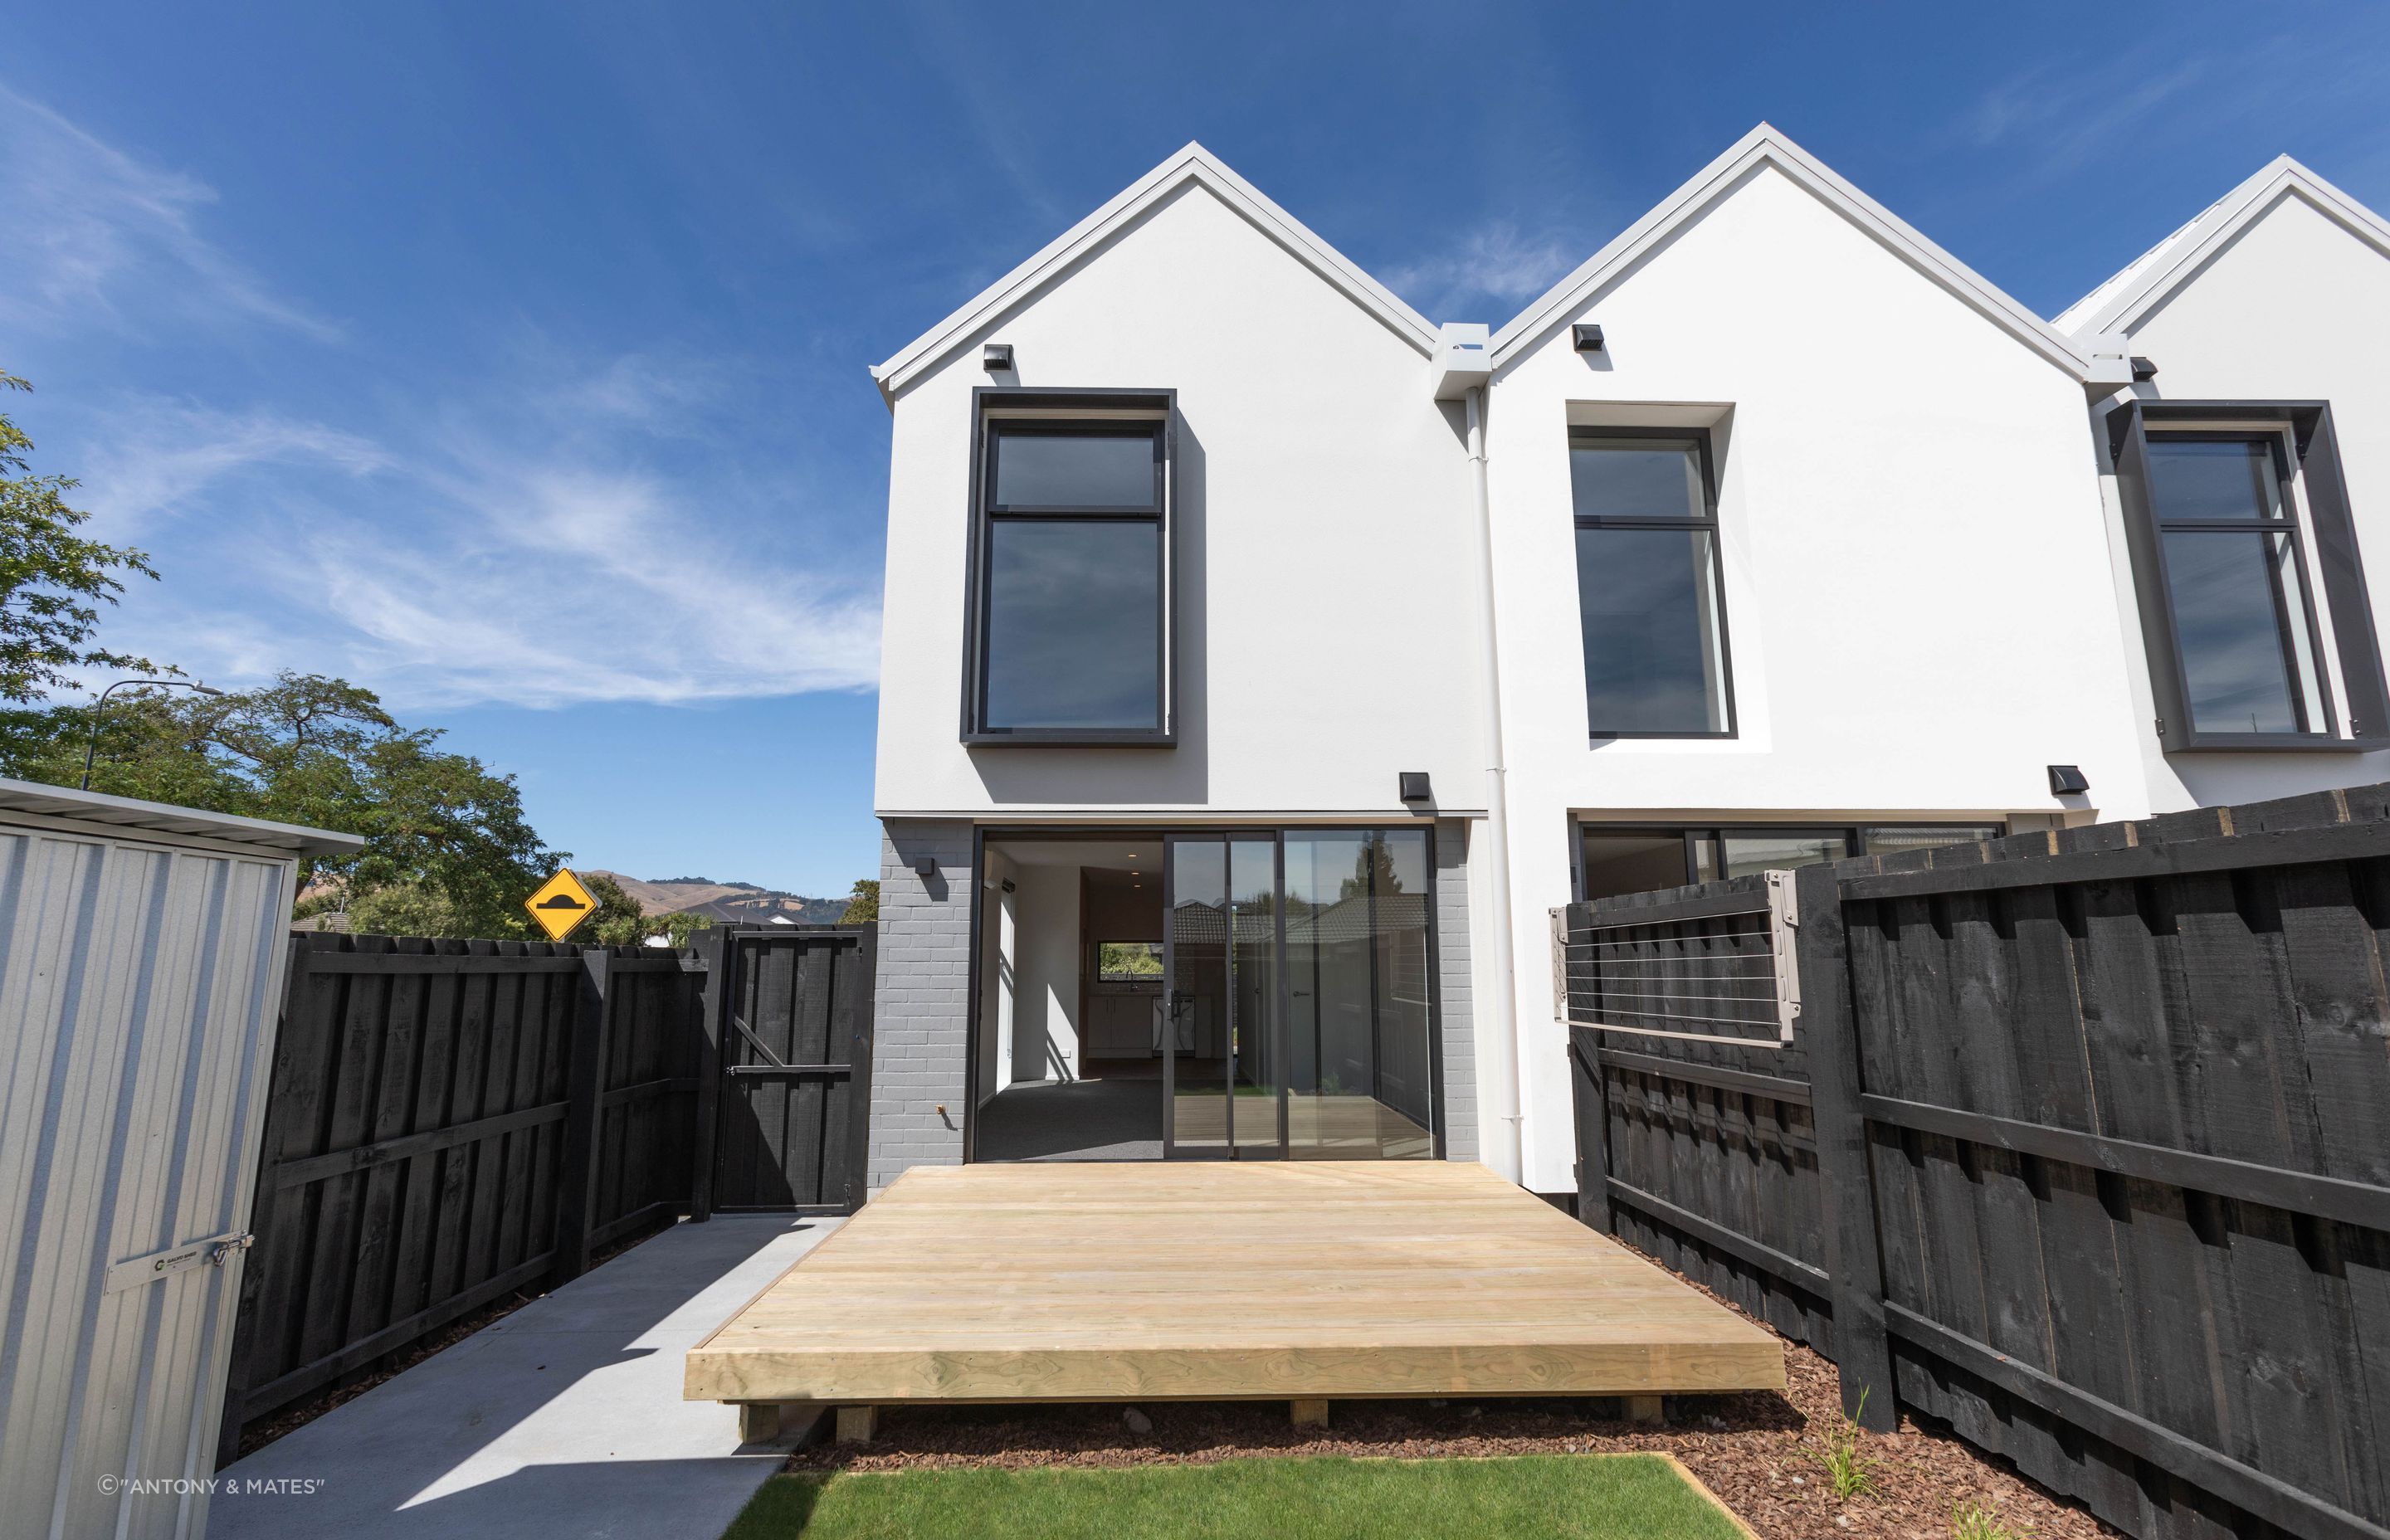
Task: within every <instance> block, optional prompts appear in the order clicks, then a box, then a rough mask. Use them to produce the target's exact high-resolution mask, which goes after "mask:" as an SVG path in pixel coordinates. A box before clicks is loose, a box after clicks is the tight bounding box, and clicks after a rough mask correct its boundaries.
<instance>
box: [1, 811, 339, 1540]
mask: <svg viewBox="0 0 2390 1540" xmlns="http://www.w3.org/2000/svg"><path fill="white" fill-rule="evenodd" d="M176 843H177V841H172V840H161V839H158V838H157V837H145V838H141V839H137V840H126V839H122V838H115V837H110V836H107V835H102V834H84V833H80V832H76V831H73V830H71V829H69V828H24V827H10V826H9V825H7V824H6V823H0V1033H5V1036H0V1299H5V1301H6V1316H5V1323H0V1329H5V1335H0V1536H5V1537H6V1540H18V1537H19V1536H24V1537H28V1540H30V1537H32V1536H84V1535H101V1534H107V1535H122V1536H152V1535H155V1536H191V1535H196V1534H198V1533H199V1529H200V1527H201V1525H202V1523H203V1521H204V1515H205V1511H206V1492H205V1486H206V1484H207V1482H208V1479H209V1477H210V1476H211V1475H212V1470H213V1467H214V1452H215V1438H216V1426H215V1424H216V1415H217V1413H216V1408H217V1405H218V1400H219V1397H220V1396H221V1395H222V1392H223V1378H224V1371H225V1354H226V1351H227V1349H228V1347H229V1343H230V1335H231V1330H232V1323H233V1310H234V1307H235V1304H236V1302H237V1300H238V1294H239V1282H240V1278H239V1268H240V1260H239V1257H238V1253H236V1254H235V1256H234V1259H233V1260H232V1261H230V1262H229V1263H227V1264H225V1265H223V1266H212V1265H207V1264H200V1265H199V1266H195V1267H190V1268H187V1269H185V1270H182V1271H179V1272H174V1273H171V1274H168V1275H167V1276H165V1277H162V1278H161V1279H160V1280H158V1281H155V1282H148V1283H142V1284H137V1285H135V1286H134V1287H130V1288H125V1289H122V1290H119V1291H118V1292H115V1293H108V1292H106V1291H105V1285H106V1279H107V1274H108V1270H109V1265H110V1264H113V1263H117V1262H122V1261H124V1260H126V1259H129V1258H136V1257H142V1256H146V1255H148V1254H149V1253H152V1252H157V1251H165V1250H168V1249H169V1248H172V1247H175V1246H178V1245H182V1244H185V1243H187V1242H191V1241H197V1240H201V1239H205V1238H210V1237H213V1236H219V1235H224V1234H226V1233H230V1232H235V1231H238V1230H240V1229H243V1228H245V1227H246V1226H247V1223H248V1219H249V1213H248V1211H249V1204H250V1199H251V1190H250V1188H251V1183H252V1182H253V1180H254V1175H255V1170H256V1148H255V1145H256V1138H257V1123H258V1121H259V1115H260V1113H261V1112H262V1111H263V1104H264V1097H265V1089H266V1084H265V1081H266V1076H267V1074H268V1072H269V1071H270V1068H271V1058H272V1056H271V1052H270V1049H271V1044H272V1034H273V1030H274V1022H275V1013H276V1006H277V1004H278V1001H277V998H276V995H277V993H278V985H279V982H280V973H281V968H282V963H283V952H282V948H283V946H284V945H285V944H286V943H285V918H286V917H287V916H288V915H289V902H290V893H289V886H290V881H291V875H292V867H291V864H290V862H289V859H288V858H285V857H278V856H273V855H263V854H244V853H238V852H236V851H234V850H231V849H228V848H224V847H217V848H213V849H210V848H194V849H180V848H173V847H174V845H175V844H176ZM109 1480H112V1481H114V1482H117V1483H118V1486H117V1489H116V1490H113V1491H110V1490H106V1489H105V1488H106V1486H107V1483H108V1481H109ZM185 1483H187V1484H185Z"/></svg>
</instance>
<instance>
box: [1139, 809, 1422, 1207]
mask: <svg viewBox="0 0 2390 1540" xmlns="http://www.w3.org/2000/svg"><path fill="white" fill-rule="evenodd" d="M1431 902H1432V889H1431V886H1430V860H1429V852H1428V834H1427V831H1426V830H1424V829H1419V828H1396V829H1287V830H1284V831H1281V832H1278V833H1271V834H1241V833H1239V834H1188V835H1174V836H1172V837H1171V839H1170V841H1169V843H1168V848H1167V855H1166V858H1165V862H1164V915H1165V918H1164V922H1163V923H1164V930H1165V932H1166V939H1165V944H1164V969H1165V972H1166V979H1165V983H1164V988H1165V991H1166V997H1167V1000H1168V1020H1169V1026H1168V1030H1167V1031H1165V1033H1163V1082H1164V1085H1165V1087H1166V1091H1165V1096H1166V1098H1167V1104H1168V1108H1169V1120H1170V1122H1169V1132H1168V1138H1167V1141H1166V1144H1165V1149H1166V1150H1167V1151H1168V1153H1170V1154H1172V1155H1176V1156H1188V1157H1197V1158H1202V1157H1209V1158H1214V1159H1218V1158H1224V1157H1236V1158H1240V1159H1245V1160H1255V1159H1277V1158H1280V1157H1291V1158H1294V1159H1311V1160H1351V1159H1361V1160H1378V1159H1386V1158H1390V1157H1391V1158H1402V1157H1425V1156H1431V1155H1433V1153H1434V1152H1435V1149H1434V1145H1435V1139H1434V1126H1435V1084H1434V1081H1435V1054H1434V1042H1433V1033H1434V1011H1433V995H1432V993H1431V992H1432V990H1433V969H1432V968H1431V963H1430V959H1431V956H1432V936H1431V930H1430V905H1431Z"/></svg>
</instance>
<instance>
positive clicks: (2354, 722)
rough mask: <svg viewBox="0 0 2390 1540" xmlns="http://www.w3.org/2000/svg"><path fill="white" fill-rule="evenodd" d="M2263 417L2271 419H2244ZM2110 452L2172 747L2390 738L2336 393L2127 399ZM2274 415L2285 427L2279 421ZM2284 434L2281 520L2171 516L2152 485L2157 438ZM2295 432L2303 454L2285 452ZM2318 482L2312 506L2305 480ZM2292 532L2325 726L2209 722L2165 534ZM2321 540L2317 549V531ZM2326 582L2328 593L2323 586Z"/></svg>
mask: <svg viewBox="0 0 2390 1540" xmlns="http://www.w3.org/2000/svg"><path fill="white" fill-rule="evenodd" d="M2247 424H2256V425H2259V426H2255V427H2249V426H2241V425H2247ZM2107 426H2108V455H2109V460H2110V462H2111V464H2112V465H2113V466H2114V468H2115V472H2116V489H2117V494H2118V496H2119V499H2120V501H2121V502H2122V503H2123V506H2124V514H2125V541H2126V547H2127V553H2128V554H2129V556H2130V558H2131V561H2132V571H2133V588H2134V597H2135V601H2136V603H2137V605H2138V607H2139V611H2140V622H2141V642H2142V646H2143V648H2145V650H2146V651H2147V654H2148V658H2149V667H2150V684H2151V687H2152V693H2153V694H2154V696H2155V698H2156V702H2157V716H2158V720H2157V723H2156V727H2157V734H2158V739H2159V742H2160V744H2161V746H2162V747H2163V748H2164V749H2165V751H2167V752H2168V753H2200V752H2233V753H2248V752H2260V753H2278V752H2285V751H2290V752H2297V751H2306V752H2308V753H2330V752H2341V753H2346V752H2354V751H2365V750H2371V749H2374V748H2378V747H2381V746H2382V745H2383V744H2384V740H2385V739H2390V686H2385V679H2384V667H2383V661H2382V655H2381V644H2380V641H2379V639H2378V637H2377V636H2376V634H2375V632H2374V627H2373V605H2372V601H2371V597H2369V596H2368V594H2367V591H2366V585H2365V567H2364V563H2363V561H2362V560H2361V559H2360V558H2359V557H2358V545H2357V528H2356V520H2355V519H2354V517H2353V515H2352V514H2351V511H2350V508H2349V504H2348V489H2347V481H2346V480H2345V477H2344V476H2343V474H2342V471H2341V467H2340V450H2339V441H2338V438H2337V435H2336V434H2335V433H2334V431H2333V429H2332V405H2331V404H2330V403H2329V402H2322V401H2155V400H2151V401H2139V400H2137V401H2127V402H2123V403H2120V404H2117V405H2116V406H2115V407H2114V408H2113V409H2112V410H2110V412H2109V413H2108V417H2107ZM2268 427H2272V428H2273V429H2274V431H2272V432H2268ZM2152 433H2154V434H2156V435H2157V436H2158V438H2159V439H2160V441H2161V442H2164V441H2165V440H2167V439H2178V440H2179V439H2204V440H2208V441H2211V442H2215V441H2239V442H2243V443H2246V442H2250V441H2252V440H2255V439H2258V438H2261V437H2263V438H2269V439H2271V440H2272V441H2273V442H2274V443H2275V446H2276V447H2275V450H2274V454H2275V469H2276V471H2277V473H2278V474H2279V475H2280V476H2281V487H2282V503H2283V515H2284V516H2283V518H2282V519H2281V520H2171V519H2168V518H2166V517H2165V510H2164V509H2162V508H2159V507H2157V506H2156V500H2155V498H2154V496H2153V495H2152V473H2151V467H2150V438H2151V435H2152ZM2285 436H2286V437H2287V438H2288V440H2289V446H2290V450H2291V456H2292V458H2293V459H2294V460H2295V462H2296V463H2295V465H2294V464H2292V463H2291V462H2290V461H2286V460H2285V459H2284V458H2283V457H2282V455H2281V440H2282V438H2283V437H2285ZM2294 481H2295V482H2298V483H2300V484H2301V486H2302V487H2303V489H2304V491H2305V493H2306V499H2305V501H2306V515H2305V517H2304V518H2302V517H2301V515H2300V507H2299V499H2298V498H2297V497H2296V496H2295V495H2294V489H2293V483H2294ZM2175 528H2180V529H2182V530H2194V529H2196V530H2207V531H2225V532H2243V531H2245V532H2249V533H2289V535H2290V536H2291V539H2292V542H2293V544H2294V548H2295V549H2296V550H2297V553H2298V562H2299V567H2298V571H2299V588H2300V591H2301V594H2302V596H2303V599H2304V602H2305V606H2306V617H2305V620H2306V626H2307V635H2308V638H2309V641H2308V645H2309V646H2310V647H2311V648H2313V649H2314V655H2315V658H2316V661H2317V665H2318V666H2317V670H2316V673H2317V690H2318V695H2319V699H2320V700H2321V702H2322V705H2323V711H2324V718H2325V724H2324V730H2323V731H2321V732H2300V733H2230V732H2216V731H2202V730H2201V729H2200V728H2199V726H2198V725H2197V724H2196V723H2195V722H2194V721H2193V720H2192V718H2191V705H2190V697H2189V691H2188V689H2187V687H2186V686H2185V680H2186V679H2187V678H2188V676H2189V670H2188V668H2187V665H2186V661H2185V659H2184V656H2183V650H2182V635H2181V628H2180V627H2179V626H2178V624H2177V622H2176V620H2175V607H2174V586H2173V582H2172V579H2171V578H2170V576H2169V574H2168V571H2167V568H2166V558H2165V539H2164V536H2165V534H2166V533H2168V532H2169V531H2170V530H2172V529H2175ZM2310 539H2312V541H2313V543H2314V547H2313V552H2312V556H2313V559H2312V561H2310V559H2309V556H2310V553H2309V550H2308V546H2307V542H2308V541H2309V540H2310ZM2319 587H2320V588H2321V589H2322V592H2321V594H2320V595H2319V594H2318V593H2317V589H2318V588H2319ZM2327 615H2328V616H2330V617H2331V620H2332V656H2333V657H2334V658H2335V659H2336V660H2337V661H2338V663H2339V665H2340V678H2341V688H2342V690H2343V691H2345V694H2346V695H2347V698H2348V716H2349V724H2350V731H2348V732H2346V733H2344V732H2343V731H2342V730H2341V725H2340V716H2339V712H2338V711H2337V710H2336V709H2335V705H2334V699H2333V689H2332V671H2331V670H2330V669H2329V668H2326V667H2324V666H2322V665H2323V659H2324V656H2325V652H2324V644H2323V631H2322V624H2321V618H2322V617H2323V616H2327Z"/></svg>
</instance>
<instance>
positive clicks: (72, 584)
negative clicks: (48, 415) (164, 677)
mask: <svg viewBox="0 0 2390 1540" xmlns="http://www.w3.org/2000/svg"><path fill="white" fill-rule="evenodd" d="M0 390H7V391H30V390H32V386H31V385H29V384H27V383H26V382H25V381H23V380H21V379H18V378H17V377H16V376H15V375H12V374H10V373H8V372H7V371H6V369H0ZM32 447H33V441H32V440H31V439H29V438H27V437H26V436H25V434H24V431H23V430H20V429H19V427H18V426H17V425H16V424H15V423H13V422H11V421H9V420H8V417H7V415H6V413H0V701H6V702H11V703H14V704H17V705H19V706H22V705H26V704H29V703H31V702H33V701H36V700H39V699H42V697H43V696H44V695H45V693H47V692H48V691H50V690H52V689H58V688H64V687H68V686H71V685H72V684H73V683H74V682H75V681H74V677H73V671H75V670H78V669H96V668H109V669H130V670H135V671H137V672H139V673H143V674H154V673H156V672H158V665H157V664H155V663H152V662H150V661H148V659H145V658H134V657H129V656H127V655H126V654H124V653H122V652H111V651H109V649H107V648H99V647H94V646H93V645H92V634H93V632H94V631H96V629H97V628H98V625H99V608H98V607H99V606H100V605H101V604H103V603H106V604H114V603H115V602H116V597H117V596H118V595H119V594H121V593H122V592H123V591H124V584H123V583H122V581H120V579H119V577H118V575H117V574H119V573H136V572H137V573H139V574H140V575H141V576H143V577H146V578H149V579H152V580H153V581H154V580H155V579H156V578H157V576H158V574H157V572H156V571H154V570H152V569H151V567H150V565H149V558H148V557H146V556H144V555H143V554H142V553H141V552H139V551H136V550H134V549H132V548H131V547H129V546H123V545H102V544H100V543H99V542H98V541H96V540H86V539H84V538H83V537H82V536H81V535H79V534H77V533H75V531H76V530H77V529H79V528H80V527H82V525H83V523H84V520H87V519H89V518H90V517H91V515H89V514H87V513H84V512H83V511H82V510H80V509H77V508H74V507H69V506H68V504H67V500H66V494H68V493H69V492H71V491H72V490H73V489H74V488H75V487H76V486H77V485H79V484H80V483H79V482H77V481H76V480H75V479H74V478H73V477H71V476H35V475H32V474H31V471H32V466H31V463H30V462H29V461H28V460H27V459H26V456H27V455H28V454H30V453H31V452H32Z"/></svg>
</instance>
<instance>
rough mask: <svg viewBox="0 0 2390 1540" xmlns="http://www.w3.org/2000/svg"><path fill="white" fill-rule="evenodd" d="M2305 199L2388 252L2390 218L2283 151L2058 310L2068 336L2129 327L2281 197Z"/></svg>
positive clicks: (2257, 219) (2362, 239)
mask: <svg viewBox="0 0 2390 1540" xmlns="http://www.w3.org/2000/svg"><path fill="white" fill-rule="evenodd" d="M2288 198H2296V199H2302V200H2303V201H2305V202H2306V204H2307V205H2308V206H2309V207H2311V208H2313V209H2314V210H2315V211H2316V212H2319V213H2320V214H2322V215H2323V216H2324V217H2325V218H2326V219H2329V220H2331V221H2332V223H2333V224H2335V225H2339V226H2340V227H2341V228H2342V229H2344V230H2346V231H2347V232H2348V233H2349V234H2350V235H2352V236H2355V237H2357V238H2358V239H2359V240H2361V241H2363V242H2365V243H2366V244H2367V245H2368V246H2371V247H2372V248H2373V249H2374V250H2376V251H2379V252H2381V253H2382V254H2383V255H2384V256H2385V257H2390V222H2385V221H2384V219H2383V218H2382V216H2381V215H2380V214H2377V213H2375V212H2373V211H2372V210H2371V209H2369V208H2367V207H2366V206H2365V205H2364V204H2362V203H2359V202H2358V201H2357V199H2353V198H2351V197H2349V196H2348V195H2347V194H2346V193H2345V192H2342V191H2341V190H2340V189H2339V188H2338V187H2335V186H2332V184H2331V183H2329V182H2327V181H2325V180H2324V179H2323V178H2322V177H2320V176H2318V175H2317V174H2316V173H2313V172H2311V171H2309V170H2307V168H2306V167H2305V166H2303V165H2301V164H2299V163H2298V162H2297V161H2296V160H2292V159H2291V158H2290V157H2289V156H2287V155H2278V156H2276V157H2275V158H2274V160H2272V161H2271V162H2270V163H2269V164H2268V165H2267V166H2266V168H2265V169H2264V170H2262V171H2260V172H2258V173H2257V174H2256V175H2255V176H2252V177H2251V178H2249V180H2247V181H2246V182H2243V183H2242V184H2241V185H2240V186H2237V187H2235V188H2233V189H2232V190H2231V191H2230V192H2229V193H2226V194H2225V195H2224V196H2223V197H2222V198H2220V199H2217V200H2216V201H2215V202H2214V203H2211V204H2209V205H2208V206H2207V208H2206V209H2205V210H2204V211H2203V212H2201V213H2200V215H2199V217H2198V218H2196V219H2194V220H2192V221H2191V223H2190V224H2188V225H2184V226H2183V227H2182V228H2181V229H2179V230H2177V231H2176V232H2175V233H2174V234H2173V235H2171V236H2168V237H2166V238H2165V239H2164V240H2162V241H2160V242H2158V244H2157V245H2155V246H2153V247H2152V248H2151V249H2150V250H2147V251H2145V252H2143V253H2142V254H2141V255H2140V256H2139V258H2138V259H2136V260H2135V261H2134V262H2133V263H2132V264H2131V265H2130V266H2128V267H2127V268H2126V269H2125V270H2124V271H2123V272H2121V273H2119V274H2117V275H2116V276H2114V277H2113V278H2110V279H2109V280H2108V281H2107V282H2106V283H2103V284H2101V286H2100V287H2099V288H2097V289H2093V290H2092V291H2091V292H2090V293H2088V294H2086V295H2085V296H2084V297H2083V298H2082V299H2080V300H2077V301H2076V302H2075V303H2074V304H2073V305H2071V306H2070V307H2068V309H2067V310H2066V312H2065V314H2062V315H2061V316H2059V318H2058V322H2057V325H2058V327H2059V329H2060V330H2062V331H2064V332H2066V333H2068V334H2070V335H2072V336H2076V337H2083V336H2092V335H2098V334H2101V333H2105V332H2120V331H2121V332H2129V331H2131V330H2132V329H2133V328H2134V327H2138V326H2139V325H2140V324H2141V323H2142V322H2143V321H2145V320H2147V319H2148V318H2149V316H2150V314H2151V312H2152V311H2154V310H2156V309H2157V308H2158V307H2159V306H2160V305H2162V304H2164V303H2165V302H2166V301H2168V300H2170V299H2172V298H2173V297H2174V295H2175V292H2176V291H2177V290H2178V289H2181V288H2182V286H2183V285H2184V284H2186V283H2188V282H2190V281H2191V277H2192V276H2194V275H2196V274H2197V273H2198V272H2199V271H2200V269H2201V268H2203V267H2204V266H2205V265H2206V263H2207V262H2208V260H2209V259H2210V258H2212V257H2214V256H2215V255H2216V254H2217V252H2219V251H2221V250H2224V248H2225V247H2227V246H2229V245H2230V244H2231V243H2232V241H2233V239H2234V238H2235V237H2238V236H2239V235H2240V234H2241V232H2242V231H2243V230H2245V229H2247V228H2248V227H2249V226H2250V225H2255V223H2257V221H2259V220H2261V219H2263V218H2265V217H2266V215H2267V214H2268V213H2270V212H2273V210H2275V209H2276V208H2278V207H2279V206H2280V205H2281V202H2282V200H2283V199H2288Z"/></svg>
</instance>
